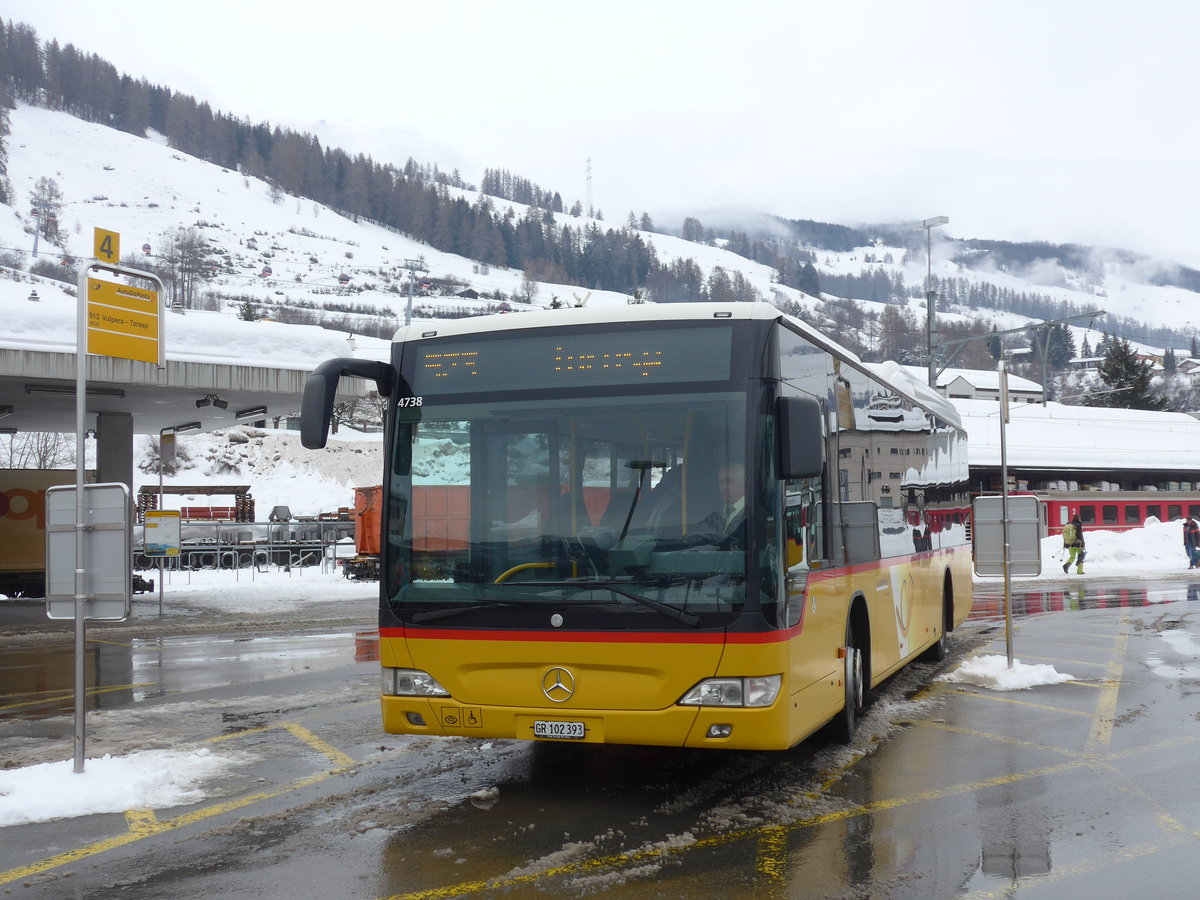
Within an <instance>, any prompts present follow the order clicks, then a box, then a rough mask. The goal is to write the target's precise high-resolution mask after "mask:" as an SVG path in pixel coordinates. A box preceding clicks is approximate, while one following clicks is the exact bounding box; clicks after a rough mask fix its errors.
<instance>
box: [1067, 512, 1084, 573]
mask: <svg viewBox="0 0 1200 900" xmlns="http://www.w3.org/2000/svg"><path fill="white" fill-rule="evenodd" d="M1062 539H1063V549H1064V550H1066V551H1067V561H1066V562H1065V563H1063V573H1064V574H1065V573H1066V571H1067V570H1068V569H1069V568H1071V564H1072V563H1074V564H1075V574H1076V575H1082V574H1083V558H1084V557H1085V556H1086V555H1087V549H1086V548H1085V546H1084V540H1083V523H1082V522H1081V521H1079V513H1076V514H1075V516H1074V518H1072V519H1071V521H1070V522H1068V523H1067V524H1066V525H1064V526H1063V530H1062Z"/></svg>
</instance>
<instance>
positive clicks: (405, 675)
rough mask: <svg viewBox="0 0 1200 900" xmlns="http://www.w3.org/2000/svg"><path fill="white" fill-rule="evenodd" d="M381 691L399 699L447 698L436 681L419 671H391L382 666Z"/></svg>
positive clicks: (444, 690)
mask: <svg viewBox="0 0 1200 900" xmlns="http://www.w3.org/2000/svg"><path fill="white" fill-rule="evenodd" d="M382 672H383V684H382V686H381V690H382V692H383V693H385V694H394V695H397V696H401V697H449V696H450V692H449V691H448V690H446V689H445V688H444V687H442V686H441V685H440V684H438V682H437V679H436V678H434V677H433V676H432V675H430V674H429V673H428V672H422V671H421V670H420V669H391V668H388V667H387V666H384V668H383V670H382Z"/></svg>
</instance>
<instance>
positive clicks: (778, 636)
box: [379, 625, 800, 644]
mask: <svg viewBox="0 0 1200 900" xmlns="http://www.w3.org/2000/svg"><path fill="white" fill-rule="evenodd" d="M799 633H800V626H799V625H796V626H794V627H792V628H785V629H783V630H781V631H749V632H743V631H735V632H729V633H726V632H723V631H721V632H712V631H707V632H703V633H701V634H688V633H686V632H662V633H658V632H652V631H651V632H647V631H508V630H502V629H494V630H486V631H485V630H479V631H475V630H470V631H451V630H449V629H444V628H419V629H418V628H404V627H399V628H387V627H384V628H380V629H379V636H380V637H385V638H407V639H409V640H415V641H558V642H560V643H579V644H776V643H779V642H780V641H786V640H790V639H791V638H793V637H795V636H796V635H797V634H799Z"/></svg>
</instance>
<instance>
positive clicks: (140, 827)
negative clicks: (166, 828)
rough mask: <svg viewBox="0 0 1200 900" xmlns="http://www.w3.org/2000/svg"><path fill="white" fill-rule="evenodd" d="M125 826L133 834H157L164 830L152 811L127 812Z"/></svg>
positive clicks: (132, 810)
mask: <svg viewBox="0 0 1200 900" xmlns="http://www.w3.org/2000/svg"><path fill="white" fill-rule="evenodd" d="M125 824H126V825H128V826H129V830H130V831H131V832H132V833H133V834H157V833H158V832H159V830H160V829H161V828H162V826H161V825H160V824H159V822H158V816H157V815H155V813H154V810H152V809H127V810H125Z"/></svg>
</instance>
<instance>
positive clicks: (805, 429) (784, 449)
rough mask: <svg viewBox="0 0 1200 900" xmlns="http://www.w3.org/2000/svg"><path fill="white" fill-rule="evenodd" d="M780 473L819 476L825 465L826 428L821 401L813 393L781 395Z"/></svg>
mask: <svg viewBox="0 0 1200 900" xmlns="http://www.w3.org/2000/svg"><path fill="white" fill-rule="evenodd" d="M776 419H777V420H778V424H779V477H780V478H783V479H785V480H788V481H792V480H795V479H797V478H816V477H817V476H818V475H820V474H821V472H822V471H823V470H824V468H825V429H824V427H823V416H822V415H821V404H820V402H819V401H817V400H814V399H813V398H812V397H780V398H779V400H778V403H777V406H776Z"/></svg>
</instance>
